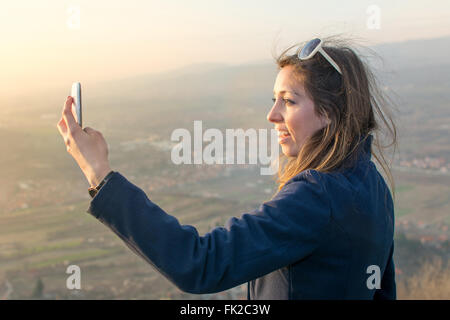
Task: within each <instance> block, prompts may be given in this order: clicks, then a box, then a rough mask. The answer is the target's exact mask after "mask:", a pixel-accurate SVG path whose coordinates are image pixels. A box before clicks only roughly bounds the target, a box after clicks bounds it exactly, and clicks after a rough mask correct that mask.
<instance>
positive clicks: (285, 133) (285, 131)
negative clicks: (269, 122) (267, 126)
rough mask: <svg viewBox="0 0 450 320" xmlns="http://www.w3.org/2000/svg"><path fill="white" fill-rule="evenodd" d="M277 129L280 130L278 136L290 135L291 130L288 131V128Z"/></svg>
mask: <svg viewBox="0 0 450 320" xmlns="http://www.w3.org/2000/svg"><path fill="white" fill-rule="evenodd" d="M276 130H277V132H278V137H280V138H283V137H287V136H290V134H289V131H287V130H279V129H276Z"/></svg>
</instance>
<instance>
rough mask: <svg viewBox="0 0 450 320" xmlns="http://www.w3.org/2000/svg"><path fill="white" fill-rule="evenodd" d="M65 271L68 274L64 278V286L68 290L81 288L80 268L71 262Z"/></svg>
mask: <svg viewBox="0 0 450 320" xmlns="http://www.w3.org/2000/svg"><path fill="white" fill-rule="evenodd" d="M66 273H67V274H70V276H68V277H67V280H66V287H67V289H69V290H74V289H77V290H80V289H81V269H80V267H79V266H77V265H75V264H72V265H70V266H68V267H67V269H66Z"/></svg>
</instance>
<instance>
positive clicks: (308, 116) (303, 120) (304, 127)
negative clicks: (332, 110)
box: [286, 107, 320, 143]
mask: <svg viewBox="0 0 450 320" xmlns="http://www.w3.org/2000/svg"><path fill="white" fill-rule="evenodd" d="M286 124H287V126H288V127H289V128H290V130H291V131H292V133H293V135H294V139H295V140H296V141H297V142H298V143H301V142H302V141H303V140H304V139H305V138H306V137H307V136H310V135H312V134H313V133H314V132H315V131H317V129H319V126H320V121H319V118H318V117H316V115H315V113H314V110H313V109H312V107H311V109H310V108H304V109H301V108H299V109H297V110H295V111H294V112H292V113H291V114H290V115H289V118H288V119H286Z"/></svg>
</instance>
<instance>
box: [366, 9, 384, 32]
mask: <svg viewBox="0 0 450 320" xmlns="http://www.w3.org/2000/svg"><path fill="white" fill-rule="evenodd" d="M366 13H367V14H368V15H369V17H368V18H367V22H366V26H367V29H369V30H379V29H381V9H380V7H379V6H378V5H376V4H372V5H370V6H368V7H367V9H366Z"/></svg>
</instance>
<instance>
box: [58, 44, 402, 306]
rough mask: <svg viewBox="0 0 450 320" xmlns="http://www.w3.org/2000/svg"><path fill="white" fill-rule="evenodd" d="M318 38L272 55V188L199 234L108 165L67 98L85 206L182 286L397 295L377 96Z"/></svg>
mask: <svg viewBox="0 0 450 320" xmlns="http://www.w3.org/2000/svg"><path fill="white" fill-rule="evenodd" d="M322 45H323V43H322V42H321V40H320V39H314V40H311V41H309V42H308V43H307V44H306V45H304V46H302V47H300V48H301V49H302V50H301V51H299V50H297V52H296V53H295V54H293V55H288V54H287V52H288V51H289V50H290V49H291V48H292V47H291V48H289V49H287V50H286V51H284V52H283V53H282V54H281V55H280V57H279V58H278V59H277V64H278V67H279V73H278V76H277V78H276V81H275V86H274V99H273V101H274V104H273V106H272V109H271V110H270V112H269V114H268V115H267V119H268V120H269V121H270V122H272V123H273V124H274V126H275V129H276V130H278V131H279V133H280V135H279V143H280V144H281V147H282V151H283V155H282V158H283V159H285V160H286V161H285V163H284V164H283V165H282V166H280V168H279V173H278V183H279V188H278V192H277V193H276V195H275V196H274V197H273V198H272V199H271V200H269V201H266V202H264V203H263V204H262V205H261V206H260V207H259V208H258V209H255V210H253V211H252V212H250V213H245V214H243V215H242V216H241V217H240V218H234V217H233V218H231V219H230V220H228V222H227V223H226V224H225V226H224V227H218V228H215V229H213V230H212V231H211V232H209V233H207V234H205V235H204V236H199V234H198V232H197V230H196V229H195V228H194V227H192V226H188V225H180V224H179V222H178V220H177V219H176V218H175V217H173V216H170V215H168V214H167V213H165V212H164V211H163V210H162V209H161V208H160V207H158V206H157V205H156V204H155V203H153V202H152V201H151V200H149V199H148V197H147V196H146V194H145V193H144V192H143V191H142V190H141V189H139V188H138V187H137V186H135V185H134V184H132V183H130V182H129V181H128V180H127V179H126V178H125V177H124V176H122V175H121V174H120V173H118V172H114V171H111V168H110V166H109V163H108V159H107V158H108V149H107V144H106V142H105V140H104V138H103V136H102V135H101V133H100V132H98V131H95V130H93V129H91V128H85V129H84V130H82V129H81V128H80V127H79V126H78V125H77V124H76V122H75V120H74V117H73V114H72V112H71V104H72V100H71V98H70V97H68V98H67V100H66V103H65V106H64V110H63V116H62V118H61V120H60V122H59V123H58V125H57V127H58V129H59V131H60V133H61V135H62V136H63V138H64V141H65V143H66V146H67V151H68V152H69V153H70V154H71V155H72V156H73V157H74V158H75V160H76V161H77V163H78V165H79V166H80V168H81V169H82V170H83V173H84V174H85V176H86V178H87V179H88V181H89V183H90V185H91V187H92V188H91V191H92V190H93V191H92V196H94V198H93V200H92V202H91V203H90V206H89V209H88V210H87V212H88V213H91V214H92V215H93V216H94V217H96V218H97V219H98V220H100V221H101V222H102V223H104V224H105V225H106V226H108V227H109V228H111V230H113V231H114V232H115V233H116V234H117V235H118V236H119V237H120V238H121V239H122V240H123V241H124V242H125V243H126V244H127V245H128V246H129V247H130V248H131V249H132V250H133V251H135V252H136V253H137V254H138V255H140V256H142V257H143V258H144V259H145V260H146V261H147V262H148V263H150V264H151V265H153V266H154V267H155V268H156V269H157V270H158V271H160V272H161V273H162V274H163V275H164V276H165V277H167V278H168V279H169V280H170V281H172V282H173V283H174V284H175V285H176V286H178V287H179V288H180V289H181V290H183V291H186V292H190V293H213V292H219V291H223V290H226V289H229V288H231V287H234V286H237V285H240V284H243V283H245V282H248V298H249V299H395V298H396V286H395V268H394V262H393V258H392V256H393V248H394V243H393V234H394V211H393V201H392V198H391V195H390V191H389V189H388V187H387V185H386V183H385V181H384V179H383V177H382V176H381V175H380V173H379V172H378V171H377V168H376V166H375V165H374V163H373V162H372V161H371V155H372V148H371V144H372V138H373V136H372V133H373V132H375V131H376V130H378V129H379V124H378V123H377V121H376V119H375V114H378V116H380V118H381V120H382V122H384V123H385V124H389V122H388V121H387V120H386V118H385V117H384V115H383V113H382V112H381V107H382V104H383V101H384V100H383V99H382V98H383V97H382V95H381V94H380V92H379V91H377V87H376V85H375V82H374V79H373V77H372V76H371V74H370V72H369V69H368V68H367V67H366V65H365V64H364V63H363V62H362V61H361V60H360V58H359V57H358V55H357V54H356V53H355V51H354V50H352V49H350V48H348V47H344V46H339V45H334V46H331V45H329V46H328V45H327V46H322ZM389 119H390V120H391V121H390V123H391V126H389V125H388V126H387V127H388V129H390V132H391V133H393V139H394V140H393V141H394V142H395V126H394V124H393V122H392V119H391V118H389ZM380 151H381V150H380ZM376 159H377V160H378V161H379V162H380V164H381V165H382V166H383V168H384V169H385V170H386V173H388V176H389V177H391V175H390V174H389V169H388V167H387V165H386V162H385V161H384V157H383V156H382V154H381V157H380V158H379V157H377V158H376ZM380 159H381V161H380ZM105 176H106V178H105V179H103V178H104V177H105ZM96 186H99V188H97V189H99V191H98V193H96V192H97V190H95V188H93V187H96Z"/></svg>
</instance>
